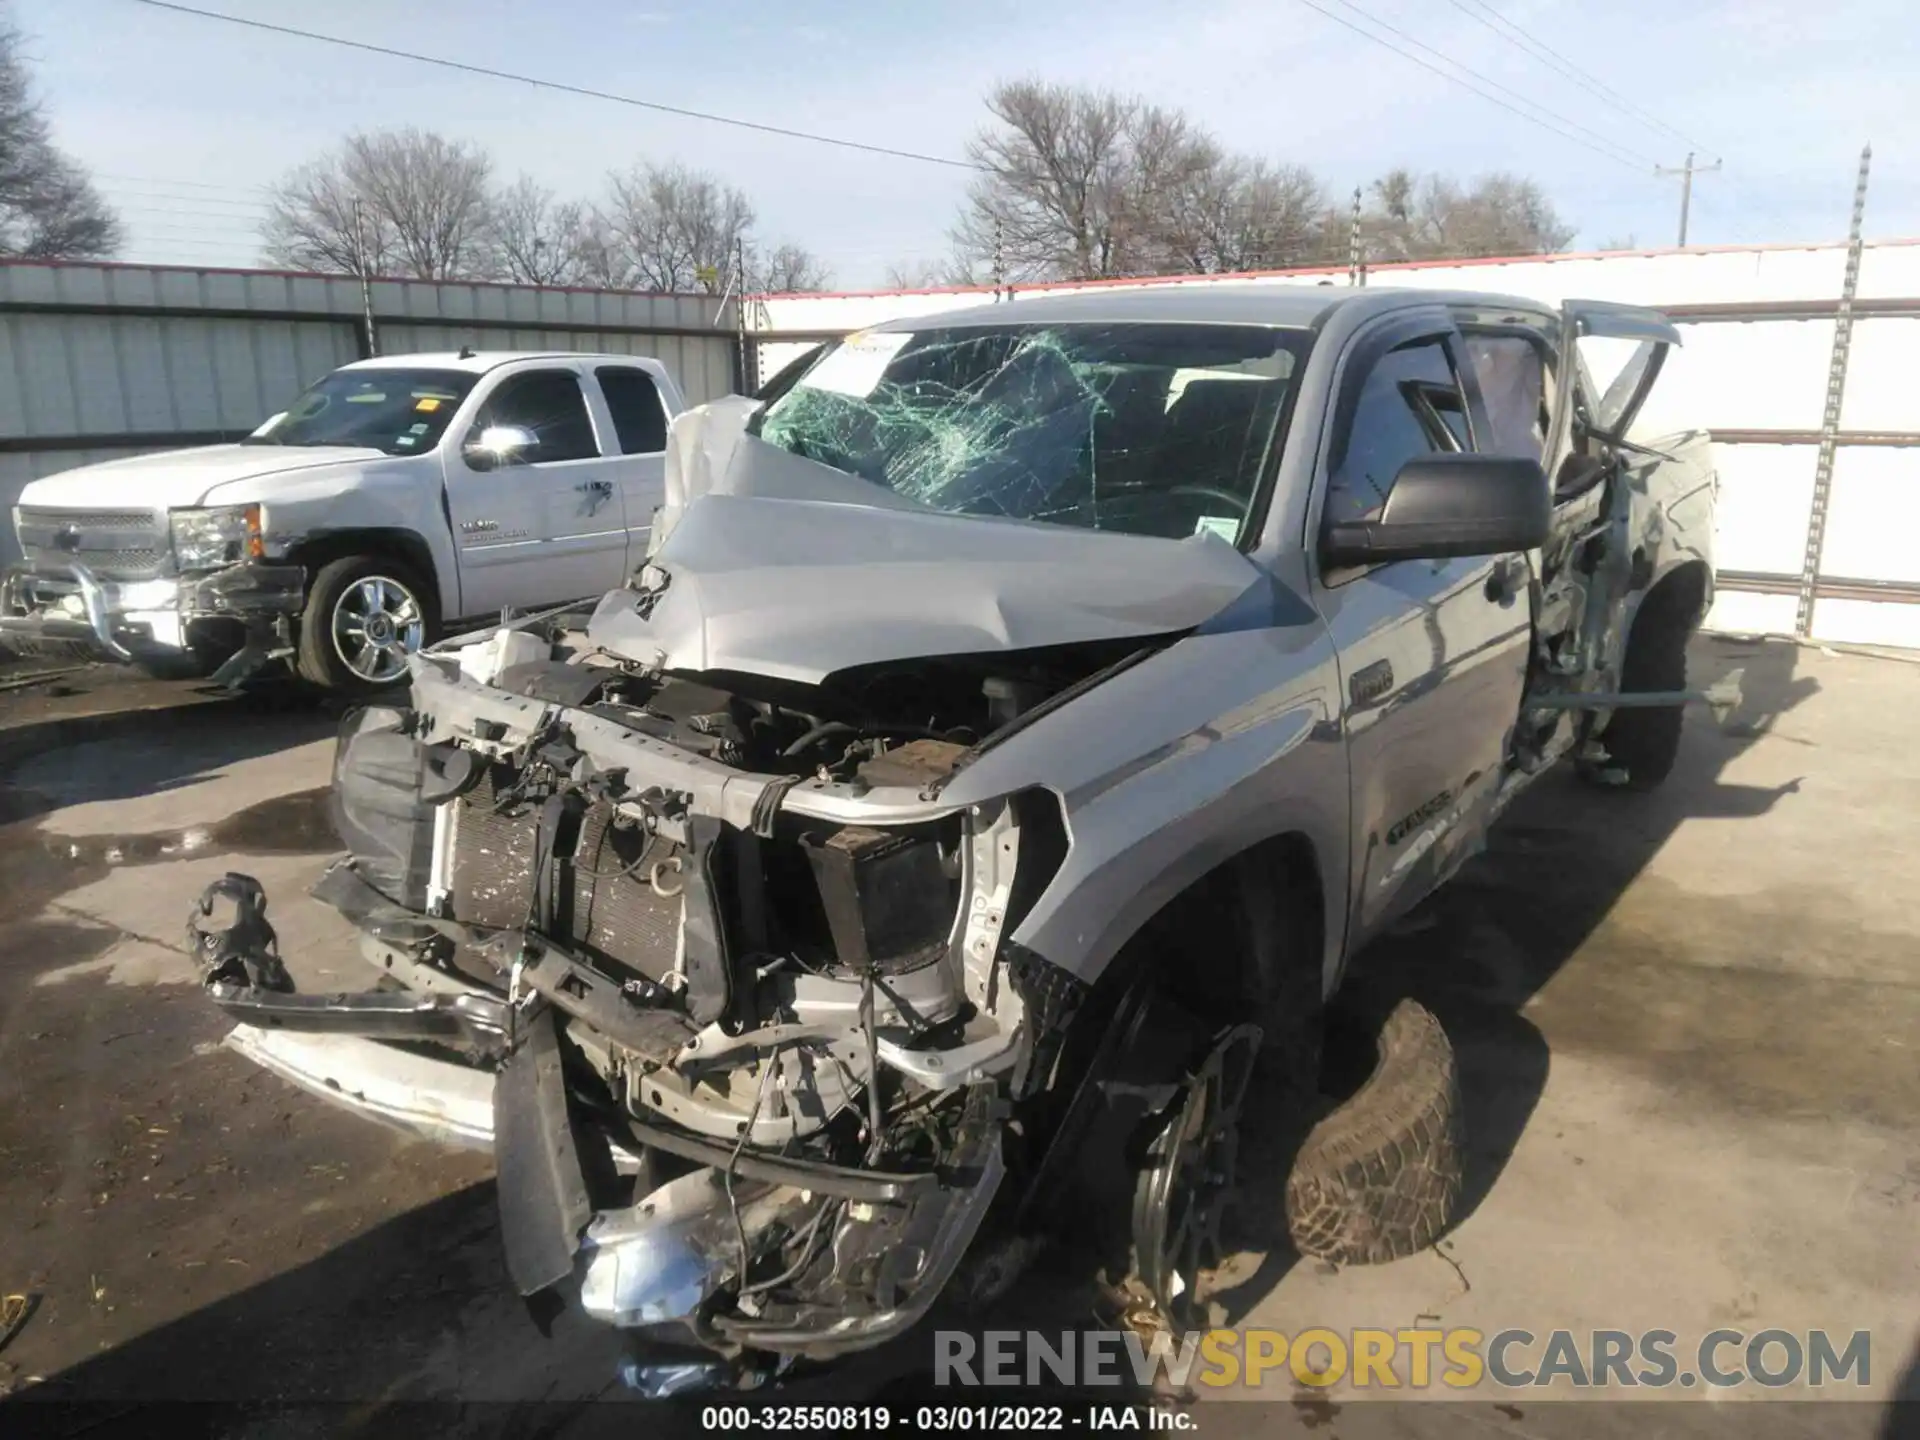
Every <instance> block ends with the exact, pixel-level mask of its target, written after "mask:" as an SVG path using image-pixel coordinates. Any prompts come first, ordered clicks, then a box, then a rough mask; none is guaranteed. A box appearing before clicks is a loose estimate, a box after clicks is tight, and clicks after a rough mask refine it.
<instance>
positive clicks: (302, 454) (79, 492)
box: [19, 445, 387, 510]
mask: <svg viewBox="0 0 1920 1440" xmlns="http://www.w3.org/2000/svg"><path fill="white" fill-rule="evenodd" d="M386 458H387V457H386V455H385V453H384V452H382V451H379V450H372V449H365V450H361V449H348V448H345V447H335V446H328V447H324V448H320V447H315V448H307V447H304V446H289V445H204V446H200V447H198V448H196V449H192V450H165V451H162V452H160V453H159V454H157V455H133V456H129V457H128V458H127V459H125V460H107V461H103V462H102V463H100V464H98V465H82V466H79V467H78V468H77V469H73V470H62V471H61V472H60V473H59V474H57V475H49V476H47V477H46V478H45V479H42V480H35V481H34V482H33V483H32V484H31V485H29V486H27V487H26V489H24V490H23V491H21V492H20V502H19V503H20V504H22V505H57V506H63V507H74V508H77V509H82V510H89V509H102V510H110V509H122V508H126V507H130V506H137V507H140V508H142V509H146V508H152V509H158V510H164V509H168V508H170V507H173V506H179V505H200V504H204V503H206V501H207V499H208V496H209V495H210V493H211V492H212V491H213V490H214V489H215V488H216V487H217V486H221V485H226V484H229V483H231V482H232V481H235V480H253V479H261V478H266V477H271V476H274V475H285V474H288V473H290V472H292V471H295V470H314V469H321V468H325V467H327V466H339V465H361V464H365V463H367V462H368V461H370V460H384V459H386ZM217 498H220V499H226V498H228V497H224V496H223V497H217ZM252 498H253V497H252V496H243V497H239V500H238V501H236V502H235V503H239V501H245V500H251V499H252Z"/></svg>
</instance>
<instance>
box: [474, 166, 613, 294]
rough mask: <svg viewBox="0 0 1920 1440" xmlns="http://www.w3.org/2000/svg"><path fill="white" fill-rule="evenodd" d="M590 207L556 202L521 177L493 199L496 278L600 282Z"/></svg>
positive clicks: (491, 221) (527, 281)
mask: <svg viewBox="0 0 1920 1440" xmlns="http://www.w3.org/2000/svg"><path fill="white" fill-rule="evenodd" d="M587 220H588V217H587V208H586V206H584V205H582V204H580V203H579V202H578V201H573V200H569V201H562V202H556V201H555V199H554V195H553V192H552V191H551V190H548V189H546V188H545V187H543V186H542V185H541V184H540V183H539V182H538V181H536V180H535V179H534V178H533V177H532V176H530V175H522V176H521V177H520V178H519V179H518V180H516V181H515V182H514V183H513V184H511V185H509V186H508V187H507V188H506V189H505V190H502V191H501V192H500V193H499V194H497V195H495V196H494V197H493V200H492V203H491V205H490V206H489V213H488V219H487V234H488V239H489V240H490V241H491V243H492V249H493V262H492V266H491V269H492V270H493V273H494V275H495V277H496V278H498V279H501V280H511V281H513V282H514V283H515V284H519V285H584V284H588V283H590V282H592V281H594V280H596V279H597V278H598V277H597V274H596V270H597V268H598V266H597V264H596V259H595V239H596V237H595V236H594V234H593V233H592V232H591V231H590V230H589V228H588V224H587Z"/></svg>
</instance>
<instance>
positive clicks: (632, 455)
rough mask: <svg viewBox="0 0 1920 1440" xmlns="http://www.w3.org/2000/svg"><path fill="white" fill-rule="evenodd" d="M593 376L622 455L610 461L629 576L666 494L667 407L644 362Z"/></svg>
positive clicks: (598, 371) (642, 555) (599, 371)
mask: <svg viewBox="0 0 1920 1440" xmlns="http://www.w3.org/2000/svg"><path fill="white" fill-rule="evenodd" d="M593 377H594V379H595V381H596V382H597V383H598V384H599V386H600V394H601V396H602V397H603V398H604V399H605V401H606V405H607V414H608V416H609V418H610V419H611V420H612V422H613V430H614V436H615V438H616V439H617V440H618V441H619V450H620V454H619V457H618V458H617V459H615V460H614V461H612V462H611V463H612V465H613V468H614V471H615V482H616V483H617V484H618V485H619V487H620V497H621V504H622V506H623V507H624V509H625V511H626V517H627V552H626V553H627V558H626V565H625V573H626V574H629V575H630V574H632V573H633V571H634V570H636V569H637V568H639V566H640V564H641V562H642V561H644V560H645V559H646V556H647V539H648V537H649V536H650V535H651V534H652V532H653V512H654V511H656V510H658V509H659V508H660V506H661V504H662V503H663V502H664V501H665V500H666V497H667V407H666V404H665V402H664V400H663V398H662V397H661V394H660V386H659V385H658V384H657V383H656V382H655V380H654V377H653V376H652V375H651V374H649V373H648V372H647V371H646V370H645V369H644V368H642V367H641V366H638V365H616V364H608V365H601V366H598V367H596V368H595V370H594V372H593Z"/></svg>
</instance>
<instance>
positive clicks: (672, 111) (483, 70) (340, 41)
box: [133, 0, 984, 170]
mask: <svg viewBox="0 0 1920 1440" xmlns="http://www.w3.org/2000/svg"><path fill="white" fill-rule="evenodd" d="M133 3H134V4H136V5H145V6H147V7H149V8H151V9H154V10H171V11H174V12H175V13H177V14H181V15H193V16H197V17H199V18H200V19H202V20H220V21H224V22H225V23H227V24H229V25H241V26H245V27H246V28H247V29H250V30H266V31H270V32H272V33H273V34H276V35H291V36H294V37H295V38H297V39H301V40H314V41H318V42H319V43H321V44H323V45H337V46H340V47H341V48H342V49H347V50H359V51H362V52H364V53H367V54H371V55H386V56H389V57H391V58H393V59H395V60H411V61H413V62H414V63H416V64H420V65H433V66H437V67H439V68H440V69H442V70H458V71H461V72H463V73H465V74H468V75H484V76H486V77H487V78H488V79H491V80H512V81H514V82H515V83H517V84H521V85H532V86H534V87H536V88H537V89H542V90H555V91H559V92H561V93H562V94H567V95H582V96H585V97H586V98H588V99H590V100H611V101H612V102H613V103H614V104H616V105H630V106H633V107H634V108H635V109H639V110H653V111H657V112H659V113H660V114H662V115H678V116H680V117H681V118H682V119H687V120H705V121H707V122H708V123H709V124H713V125H731V126H733V127H734V128H735V129H739V130H756V131H758V132H760V133H761V134H763V135H780V136H783V137H785V138H786V139H789V140H806V141H810V142H812V143H813V144H816V145H833V146H837V147H839V148H840V149H842V150H859V151H864V152H865V153H867V154H869V155H888V156H891V157H893V158H894V159H896V160H917V161H919V162H920V163H921V164H923V165H944V166H947V167H948V168H950V169H956V170H979V169H982V168H984V167H981V166H978V165H975V164H974V163H973V162H971V161H969V160H955V159H953V158H951V157H950V156H945V155H924V154H921V153H920V152H918V151H914V150H896V149H894V148H893V147H892V146H889V145H869V144H868V143H866V142H865V141H863V140H848V139H845V138H843V137H841V136H837V135H816V134H813V133H812V132H810V131H806V130H792V129H788V128H787V127H786V126H784V125H767V124H763V123H762V122H760V121H758V120H741V119H738V118H736V117H734V116H731V115H715V114H712V113H710V112H708V111H704V110H688V109H685V108H683V107H681V106H678V105H663V104H661V103H660V102H658V101H656V100H636V99H635V98H634V97H633V96H631V95H615V94H613V93H612V92H611V91H607V90H590V89H588V88H587V87H586V86H584V85H568V84H564V83H563V82H561V81H558V80H541V79H538V78H536V77H535V76H532V75H516V74H514V73H513V72H512V71H509V70H494V69H490V68H488V67H487V66H485V65H469V64H467V63H466V62H465V61H461V60H448V59H445V58H444V57H442V56H438V55H423V54H420V53H419V52H418V51H412V50H395V49H390V48H389V47H387V46H385V45H374V44H371V43H370V42H368V41H365V40H347V39H344V38H342V37H341V36H338V35H323V34H321V33H320V32H319V31H317V30H296V29H294V28H293V27H292V26H291V25H274V24H270V23H269V22H267V21H265V20H250V19H248V18H246V17H245V16H241V15H226V14H222V13H221V12H220V11H218V10H201V9H199V8H197V7H195V6H192V5H176V4H174V3H172V0H133Z"/></svg>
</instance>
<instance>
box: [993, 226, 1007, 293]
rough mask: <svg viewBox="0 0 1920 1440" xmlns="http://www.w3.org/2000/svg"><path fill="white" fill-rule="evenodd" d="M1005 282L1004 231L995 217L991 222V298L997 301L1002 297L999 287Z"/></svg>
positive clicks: (1005, 252) (1005, 247)
mask: <svg viewBox="0 0 1920 1440" xmlns="http://www.w3.org/2000/svg"><path fill="white" fill-rule="evenodd" d="M1006 280H1007V239H1006V229H1005V227H1004V226H1003V224H1002V223H1001V221H1000V218H999V217H998V216H997V215H996V216H995V217H994V221H993V298H994V300H995V301H999V300H1001V299H1003V298H1005V297H1003V296H1002V295H1001V293H1000V290H1001V287H1002V286H1003V285H1005V284H1006Z"/></svg>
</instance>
